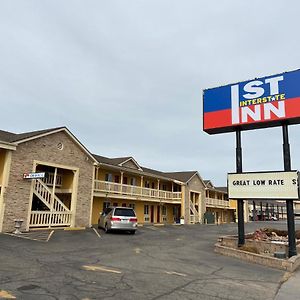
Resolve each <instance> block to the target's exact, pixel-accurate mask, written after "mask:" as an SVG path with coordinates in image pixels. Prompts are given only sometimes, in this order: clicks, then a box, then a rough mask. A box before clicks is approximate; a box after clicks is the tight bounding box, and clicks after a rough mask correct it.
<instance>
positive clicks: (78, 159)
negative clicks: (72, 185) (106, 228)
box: [3, 132, 93, 231]
mask: <svg viewBox="0 0 300 300" xmlns="http://www.w3.org/2000/svg"><path fill="white" fill-rule="evenodd" d="M59 143H63V145H64V147H63V149H62V150H59V149H58V147H57V145H58V144H59ZM34 160H39V161H43V162H48V163H49V164H50V163H53V164H61V165H65V166H69V167H74V168H79V182H78V194H77V206H76V218H75V226H88V225H89V218H90V208H91V193H92V179H93V161H92V160H91V158H89V157H88V156H87V154H86V153H85V152H84V151H83V150H82V149H81V148H80V147H79V146H78V145H77V144H76V143H75V142H74V141H73V140H72V139H71V138H70V137H69V136H68V134H66V133H65V132H58V133H54V134H51V135H48V136H45V137H42V138H39V139H35V140H32V141H29V142H26V143H22V144H20V145H19V146H17V150H16V151H14V152H13V155H12V162H11V169H10V175H9V182H8V187H7V189H6V192H5V195H4V202H5V210H4V220H3V231H12V230H13V229H14V219H16V218H22V219H24V223H23V227H22V230H25V228H26V225H27V222H28V220H27V217H28V211H29V208H30V201H31V199H30V188H31V181H30V180H24V179H23V173H26V172H31V171H32V168H33V161H34Z"/></svg>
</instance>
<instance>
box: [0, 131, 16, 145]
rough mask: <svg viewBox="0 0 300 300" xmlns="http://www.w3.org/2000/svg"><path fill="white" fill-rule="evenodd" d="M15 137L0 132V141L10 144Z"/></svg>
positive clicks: (11, 134) (10, 133)
mask: <svg viewBox="0 0 300 300" xmlns="http://www.w3.org/2000/svg"><path fill="white" fill-rule="evenodd" d="M14 136H15V134H14V133H12V132H8V131H4V130H0V141H3V142H7V143H10V140H11V139H13V138H14Z"/></svg>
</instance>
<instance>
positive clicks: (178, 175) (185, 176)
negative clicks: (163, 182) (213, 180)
mask: <svg viewBox="0 0 300 300" xmlns="http://www.w3.org/2000/svg"><path fill="white" fill-rule="evenodd" d="M197 173H198V172H197V171H184V172H169V173H164V174H165V175H166V176H168V177H170V178H173V179H176V180H179V181H182V182H188V181H189V180H190V179H191V178H192V177H193V176H194V175H195V174H197Z"/></svg>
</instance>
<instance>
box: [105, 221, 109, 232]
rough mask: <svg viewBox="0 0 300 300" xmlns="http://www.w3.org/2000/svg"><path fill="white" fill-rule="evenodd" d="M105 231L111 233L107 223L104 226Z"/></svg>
mask: <svg viewBox="0 0 300 300" xmlns="http://www.w3.org/2000/svg"><path fill="white" fill-rule="evenodd" d="M104 231H105V233H109V229H108V226H107V223H106V224H105V226H104Z"/></svg>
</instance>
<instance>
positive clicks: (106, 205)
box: [103, 201, 110, 211]
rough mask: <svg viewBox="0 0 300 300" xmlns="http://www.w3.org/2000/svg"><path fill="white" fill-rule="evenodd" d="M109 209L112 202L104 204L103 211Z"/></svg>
mask: <svg viewBox="0 0 300 300" xmlns="http://www.w3.org/2000/svg"><path fill="white" fill-rule="evenodd" d="M108 207H110V202H108V201H104V202H103V211H104V210H105V208H108Z"/></svg>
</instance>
